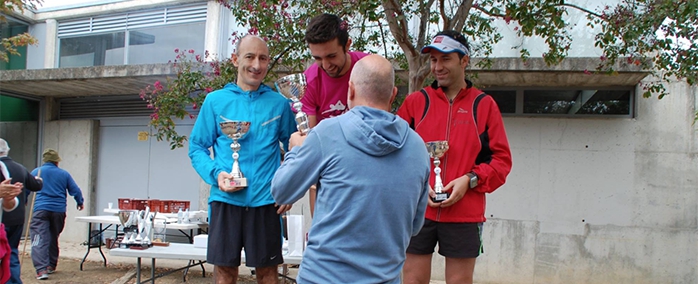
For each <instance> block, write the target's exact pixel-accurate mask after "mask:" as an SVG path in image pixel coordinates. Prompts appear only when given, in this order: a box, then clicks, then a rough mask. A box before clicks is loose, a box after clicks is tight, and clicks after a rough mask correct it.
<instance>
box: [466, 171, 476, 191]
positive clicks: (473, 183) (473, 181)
mask: <svg viewBox="0 0 698 284" xmlns="http://www.w3.org/2000/svg"><path fill="white" fill-rule="evenodd" d="M468 177H470V188H474V187H476V186H477V182H478V179H477V174H476V173H474V172H469V173H468Z"/></svg>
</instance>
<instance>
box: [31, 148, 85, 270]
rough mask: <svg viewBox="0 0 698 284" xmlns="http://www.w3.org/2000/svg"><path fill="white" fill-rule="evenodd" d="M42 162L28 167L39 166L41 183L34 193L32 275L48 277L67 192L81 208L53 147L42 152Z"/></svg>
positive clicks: (53, 266)
mask: <svg viewBox="0 0 698 284" xmlns="http://www.w3.org/2000/svg"><path fill="white" fill-rule="evenodd" d="M43 161H44V164H43V165H41V167H38V168H36V169H34V171H32V175H37V174H38V172H39V170H41V177H42V178H43V180H44V187H43V189H42V190H41V191H39V192H38V193H37V195H36V201H35V203H34V214H33V215H32V221H31V226H30V227H29V230H30V232H31V241H32V262H33V263H34V268H35V269H36V279H39V280H44V279H48V275H49V274H50V273H53V272H54V271H55V270H56V265H58V251H59V250H58V236H59V235H60V234H61V232H63V227H64V226H65V212H66V207H67V201H66V198H67V195H66V194H70V196H73V197H74V198H75V202H77V204H78V206H77V208H78V210H81V211H82V209H84V208H85V205H84V202H85V200H84V199H83V198H82V191H80V188H79V187H78V185H77V184H76V183H75V180H73V177H72V176H70V173H68V172H67V171H66V170H64V169H61V168H59V167H58V162H60V161H61V157H60V156H58V152H56V150H53V149H50V148H49V149H46V151H44V154H43Z"/></svg>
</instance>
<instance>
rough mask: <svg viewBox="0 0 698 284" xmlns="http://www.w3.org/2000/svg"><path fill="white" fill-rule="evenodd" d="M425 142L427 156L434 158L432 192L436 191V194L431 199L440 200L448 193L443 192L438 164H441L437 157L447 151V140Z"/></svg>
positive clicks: (446, 196)
mask: <svg viewBox="0 0 698 284" xmlns="http://www.w3.org/2000/svg"><path fill="white" fill-rule="evenodd" d="M425 144H426V146H427V152H429V156H430V157H431V158H432V159H434V174H435V175H434V177H435V178H434V192H436V196H435V197H434V198H432V199H431V200H433V201H434V202H437V203H438V202H442V201H444V200H446V199H448V196H449V194H448V193H447V192H443V189H444V184H443V182H442V181H441V168H440V167H439V165H441V161H440V160H439V158H441V157H443V155H444V154H445V153H446V151H448V141H432V142H427V143H425Z"/></svg>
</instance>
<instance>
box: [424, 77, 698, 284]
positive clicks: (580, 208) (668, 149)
mask: <svg viewBox="0 0 698 284" xmlns="http://www.w3.org/2000/svg"><path fill="white" fill-rule="evenodd" d="M697 89H698V88H696V87H693V88H691V87H688V86H687V85H686V84H683V83H677V84H673V85H671V86H669V90H670V91H671V95H670V96H667V97H665V98H664V99H662V100H657V99H656V98H652V99H643V98H638V101H637V104H636V105H637V117H636V118H634V119H571V118H527V117H509V118H505V124H506V128H507V132H508V135H509V141H510V143H511V147H512V153H513V159H514V167H513V170H512V173H511V175H510V176H509V179H508V181H507V184H506V185H504V186H503V187H502V188H500V189H499V190H497V191H495V192H494V193H493V194H491V195H489V196H488V205H487V217H488V218H489V219H488V222H487V223H486V224H485V229H484V233H483V240H484V248H485V254H484V255H482V256H481V257H480V258H478V264H477V266H476V269H475V280H476V282H477V283H696V282H698V271H697V270H696V267H698V261H697V260H696V254H697V253H698V245H697V242H696V241H698V240H697V239H698V202H697V201H698V160H697V157H698V143H696V142H698V131H697V130H696V128H697V126H695V125H692V122H693V116H694V114H695V111H696V96H697V95H698V90H697ZM443 264H444V260H443V258H441V257H435V258H434V266H433V272H432V276H433V277H432V278H433V279H442V277H443Z"/></svg>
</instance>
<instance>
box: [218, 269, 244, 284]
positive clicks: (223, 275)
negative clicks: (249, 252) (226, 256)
mask: <svg viewBox="0 0 698 284" xmlns="http://www.w3.org/2000/svg"><path fill="white" fill-rule="evenodd" d="M213 281H214V282H215V283H216V284H231V283H232V284H235V283H237V282H238V268H237V267H228V266H218V265H216V266H214V267H213Z"/></svg>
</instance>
